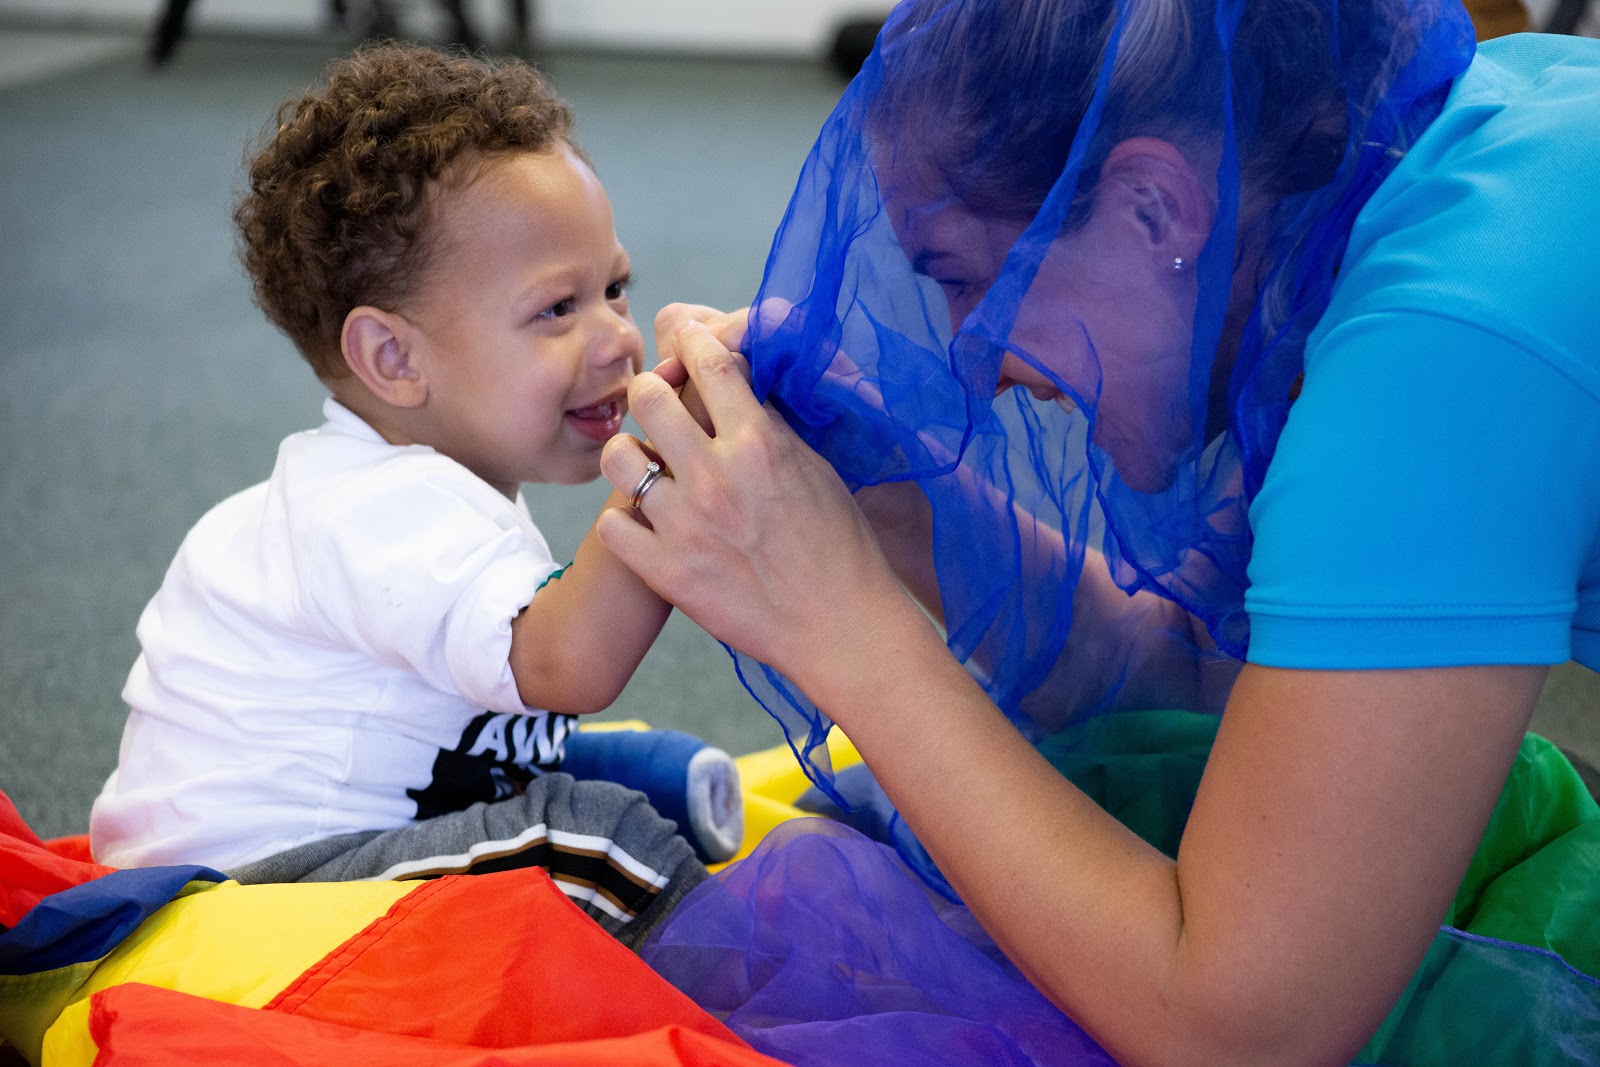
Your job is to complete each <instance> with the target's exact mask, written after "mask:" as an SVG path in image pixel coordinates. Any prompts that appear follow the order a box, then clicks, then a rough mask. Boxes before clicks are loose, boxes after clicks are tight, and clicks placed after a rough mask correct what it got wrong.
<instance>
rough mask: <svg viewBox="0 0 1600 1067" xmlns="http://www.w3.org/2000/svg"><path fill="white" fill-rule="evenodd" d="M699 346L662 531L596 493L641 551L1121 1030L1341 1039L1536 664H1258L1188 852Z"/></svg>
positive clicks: (1479, 802)
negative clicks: (1100, 788)
mask: <svg viewBox="0 0 1600 1067" xmlns="http://www.w3.org/2000/svg"><path fill="white" fill-rule="evenodd" d="M679 343H680V350H681V351H682V352H683V354H684V358H685V362H686V364H687V366H688V368H689V370H690V373H691V374H692V375H693V377H694V380H695V382H696V384H697V386H698V388H699V389H700V391H701V394H702V397H703V399H704V401H705V404H706V407H707V409H708V411H709V412H710V415H711V418H712V420H713V422H714V423H715V426H716V431H717V432H716V436H715V438H711V439H708V438H707V436H706V435H705V434H704V433H703V432H702V431H701V430H700V429H699V427H698V426H697V425H696V424H695V423H694V420H693V419H692V418H691V417H690V416H689V414H688V413H687V412H686V411H685V410H684V409H683V408H682V406H681V405H679V404H678V401H677V398H676V397H675V396H674V395H673V394H672V392H671V390H670V389H669V388H668V387H667V386H666V384H665V383H664V382H661V381H659V380H655V381H651V376H650V375H643V376H641V377H640V379H639V380H638V381H637V382H636V384H635V386H634V389H633V393H632V396H631V399H632V407H633V410H634V413H635V416H636V418H637V419H638V420H639V422H640V424H641V425H642V426H644V427H645V428H646V429H647V430H648V431H649V432H650V433H651V436H652V440H653V441H654V443H655V445H656V447H657V448H658V450H659V451H661V453H662V454H663V455H664V456H665V457H666V458H667V461H668V463H669V464H670V465H671V466H672V469H673V471H674V474H675V476H676V480H675V481H672V482H663V483H661V485H660V488H658V489H657V490H654V491H652V493H651V495H650V497H649V498H648V499H647V501H646V508H645V510H646V513H647V515H648V517H649V519H650V521H651V523H652V524H653V526H654V529H653V530H652V529H647V528H646V527H645V526H643V525H642V524H639V523H638V522H636V521H634V520H633V519H632V518H631V517H630V516H628V515H626V514H624V513H620V512H618V511H610V512H607V513H606V514H604V515H602V516H601V519H600V522H599V524H598V531H599V533H600V536H601V537H602V538H603V539H604V540H605V542H606V543H607V544H608V545H610V546H611V547H612V548H613V549H614V550H615V551H616V552H617V554H618V556H619V558H621V559H622V560H623V561H625V562H626V563H627V564H628V565H629V566H631V567H633V568H635V569H636V570H638V571H639V572H640V573H641V574H642V575H643V576H644V577H645V579H646V580H647V581H648V582H650V584H651V585H652V587H654V588H656V589H657V590H659V591H660V592H661V593H662V594H663V595H665V596H666V597H668V598H669V599H672V600H673V601H675V602H676V603H678V605H679V606H680V607H681V608H682V609H683V610H684V611H685V612H686V613H687V614H689V615H690V616H691V617H692V618H694V619H695V620H696V621H697V622H699V623H700V624H701V625H702V626H704V627H705V628H706V629H708V630H710V631H711V632H712V633H713V634H714V635H715V636H717V637H719V638H721V639H723V640H725V641H728V642H729V643H731V644H733V645H734V646H735V647H738V648H740V649H741V650H743V651H746V652H748V653H749V654H751V655H753V656H756V657H757V658H760V659H762V660H764V661H765V662H768V663H771V664H772V665H773V666H775V667H777V668H778V669H779V670H781V671H783V672H784V673H785V674H786V675H787V676H788V677H790V678H791V679H793V680H794V681H795V682H796V683H797V684H799V685H800V686H801V688H803V689H804V690H805V691H806V693H807V695H808V696H810V697H811V698H812V699H813V700H814V701H815V702H816V703H817V705H818V706H819V707H820V708H821V709H822V710H824V711H825V712H826V713H827V714H828V715H829V716H830V717H832V718H833V719H835V721H837V722H838V723H839V724H840V725H841V726H842V727H843V728H844V730H845V731H846V733H848V734H849V735H850V737H851V739H852V740H853V741H854V742H855V743H856V745H857V746H858V747H859V748H860V750H861V751H862V753H863V755H864V756H865V757H866V759H867V761H868V763H869V764H870V765H871V766H872V767H873V770H874V772H875V773H876V775H877V776H878V780H879V781H880V782H881V783H882V785H883V786H884V788H885V790H886V791H887V792H888V794H889V796H890V798H891V799H892V800H894V801H895V803H896V805H897V806H898V807H899V808H900V810H901V812H902V814H903V815H904V816H905V818H906V819H907V821H908V822H909V823H910V825H911V826H912V828H913V829H914V830H915V831H916V832H917V834H918V836H919V838H920V839H921V840H922V842H923V843H924V844H925V845H926V846H927V848H928V849H929V851H930V852H931V853H932V854H933V856H934V857H935V859H936V860H937V861H938V862H939V863H940V865H941V867H942V869H943V870H944V871H945V873H946V874H947V875H948V876H949V878H950V880H951V882H952V883H953V884H954V885H955V886H956V888H957V889H958V890H959V891H960V892H961V893H962V895H963V897H964V898H965V899H966V900H967V902H968V903H969V904H970V905H971V906H972V908H973V910H974V912H975V913H976V914H977V916H978V917H979V919H980V920H981V921H982V922H983V924H984V926H985V928H986V929H987V930H988V931H989V932H990V933H991V934H992V935H993V936H994V937H995V939H996V941H997V942H998V943H999V944H1000V945H1001V947H1002V948H1003V949H1005V951H1006V952H1007V954H1008V955H1010V956H1011V958H1012V959H1013V960H1014V961H1016V962H1017V964H1018V965H1019V966H1020V967H1021V968H1022V969H1023V970H1024V971H1025V972H1026V973H1027V974H1028V975H1029V977H1030V978H1031V979H1033V981H1034V982H1035V983H1036V984H1037V985H1038V986H1039V987H1040V988H1041V990H1043V991H1044V992H1045V993H1046V994H1047V995H1048V996H1050V997H1051V998H1052V999H1053V1000H1054V1001H1055V1002H1056V1003H1057V1004H1059V1005H1060V1006H1061V1007H1062V1008H1063V1009H1064V1010H1066V1011H1067V1012H1068V1013H1069V1014H1071V1015H1072V1016H1073V1017H1074V1018H1075V1019H1076V1020H1077V1021H1078V1022H1079V1023H1080V1024H1081V1025H1083V1026H1084V1027H1085V1028H1086V1029H1087V1030H1088V1031H1089V1032H1090V1033H1091V1034H1093V1035H1094V1036H1095V1037H1096V1038H1097V1039H1099V1040H1100V1041H1101V1042H1102V1043H1104V1044H1105V1045H1106V1046H1107V1047H1108V1048H1109V1049H1110V1050H1111V1051H1112V1052H1113V1054H1115V1055H1117V1056H1118V1057H1119V1058H1121V1059H1122V1060H1124V1061H1125V1062H1127V1063H1130V1064H1165V1063H1183V1064H1197V1063H1227V1064H1249V1063H1272V1064H1286V1063H1339V1062H1347V1061H1348V1058H1349V1056H1350V1055H1351V1054H1352V1053H1353V1052H1354V1051H1356V1049H1357V1048H1359V1046H1360V1045H1361V1044H1362V1043H1363V1041H1364V1040H1365V1039H1366V1038H1367V1036H1368V1035H1369V1034H1370V1033H1371V1032H1372V1030H1373V1029H1374V1028H1375V1027H1376V1026H1377V1025H1378V1023H1379V1022H1380V1021H1381V1019H1382V1017H1383V1015H1384V1013H1385V1012H1386V1011H1387V1010H1388V1008H1389V1007H1390V1005H1391V1004H1392V1003H1393V1001H1394V999H1395V998H1396V996H1398V994H1399V993H1400V991H1401V990H1402V989H1403V988H1404V985H1405V982H1406V980H1407V978H1408V977H1409V976H1410V974H1411V973H1412V971H1413V970H1414V968H1415V967H1416V965H1417V963H1418V961H1419V960H1420V959H1421V957H1422V955H1423V953H1424V952H1425V950H1426V948H1427V945H1428V943H1429V941H1430V940H1431V938H1432V937H1433V935H1434V933H1435V931H1436V929H1437V926H1438V923H1439V920H1440V918H1441V917H1442V916H1443V914H1444V912H1445V910H1446V908H1447V907H1448V905H1449V902H1450V899H1451V896H1452V894H1453V893H1454V891H1455V888H1456V885H1457V884H1458V882H1459V880H1460V877H1461V875H1462V873H1463V872H1464V870H1465V868H1466V866H1467V863H1468V861H1469V859H1470V857H1471V855H1472V852H1473V849H1474V847H1475V845H1476V843H1477V840H1478V838H1479V836H1480V835H1481V833H1482V830H1483V827H1484V825H1485V824H1486V823H1487V820H1488V818H1489V815H1490V813H1491V811H1492V810H1493V807H1494V803H1495V800H1496V798H1497V796H1498V794H1499V790H1500V787H1501V785H1502V783H1503V781H1504V779H1505V775H1506V773H1507V771H1508V769H1509V767H1510V765H1511V761H1512V759H1513V757H1514V753H1515V751H1516V747H1517V744H1518V742H1519V740H1520V738H1521V735H1522V731H1523V729H1524V728H1525V726H1526V723H1527V719H1528V716H1529V713H1530V711H1531V708H1532V705H1533V702H1534V699H1535V698H1536V696H1537V693H1538V691H1539V686H1540V682H1541V679H1542V675H1543V671H1542V669H1541V668H1519V667H1470V668H1453V669H1447V670H1428V671H1352V672H1320V671H1316V672H1314V671H1286V670H1272V669H1268V668H1261V667H1247V668H1246V669H1245V671H1244V672H1243V674H1242V675H1241V676H1240V678H1239V681H1238V683H1237V685H1236V686H1235V687H1234V690H1233V694H1232V697H1231V699H1230V702H1229V705H1228V710H1227V714H1226V715H1225V717H1224V720H1223V724H1222V728H1221V731H1220V732H1219V735H1218V737H1217V742H1216V746H1215V748H1214V749H1213V752H1212V756H1211V760H1210V763H1209V764H1208V766H1207V770H1206V774H1205V777H1204V780H1203V781H1202V783H1201V787H1200V791H1199V795H1198V797H1197V799H1196V803H1195V807H1194V810H1193V812H1192V814H1191V816H1190V820H1189V824H1188V828H1187V830H1186V832H1185V836H1184V840H1183V845H1182V847H1181V850H1180V852H1179V856H1178V859H1177V860H1176V861H1172V860H1169V859H1167V858H1166V857H1164V856H1162V855H1161V854H1160V853H1159V852H1157V851H1156V850H1154V849H1153V848H1150V847H1149V846H1147V845H1145V844H1144V843H1143V842H1142V841H1140V840H1139V839H1138V838H1137V837H1135V836H1134V835H1133V834H1132V833H1130V832H1129V831H1128V830H1126V829H1125V828H1124V827H1122V826H1121V824H1119V823H1117V822H1116V820H1114V819H1113V818H1112V817H1111V816H1109V815H1107V814H1106V813H1105V812H1103V811H1102V810H1101V809H1100V808H1099V807H1097V806H1096V805H1095V804H1094V803H1093V802H1092V801H1090V800H1089V799H1088V798H1087V797H1086V796H1084V795H1083V794H1082V793H1081V792H1079V791H1078V790H1076V789H1075V788H1074V787H1073V786H1072V785H1071V784H1070V783H1068V782H1067V781H1066V780H1064V779H1063V778H1062V777H1061V776H1060V775H1059V774H1057V773H1056V772H1055V771H1054V770H1053V769H1052V768H1051V767H1050V766H1049V765H1048V764H1046V763H1045V761H1044V760H1043V759H1042V758H1041V757H1040V756H1039V755H1038V754H1037V753H1036V752H1034V750H1033V749H1032V748H1030V747H1029V746H1028V745H1027V744H1026V742H1024V741H1023V740H1022V738H1021V737H1019V736H1018V735H1017V733H1016V731H1015V730H1014V729H1013V728H1012V727H1011V726H1010V725H1009V724H1008V723H1007V722H1006V721H1005V719H1004V717H1003V716H1002V715H1001V714H1000V712H999V711H998V710H997V709H996V708H994V706H993V705H992V704H990V703H989V702H988V701H987V699H985V697H984V696H983V694H982V692H981V691H980V690H979V689H978V687H977V686H976V685H975V683H973V681H972V680H971V678H970V677H969V676H968V675H967V673H966V671H965V670H964V669H962V667H961V666H960V665H959V664H957V663H956V662H955V661H954V660H953V659H952V658H951V657H950V656H949V654H948V653H947V651H946V650H945V648H944V645H943V642H942V640H941V639H940V638H939V636H938V634H937V633H936V632H935V631H934V629H933V627H932V626H931V625H930V624H929V623H928V621H927V619H926V617H925V616H924V615H923V613H922V612H921V610H920V609H919V608H918V607H917V606H916V605H915V604H914V603H913V602H912V601H911V599H910V598H909V597H908V596H906V595H905V593H904V592H903V590H902V588H901V586H900V583H899V582H898V581H897V580H896V579H895V578H894V577H893V575H892V573H891V572H890V569H889V566H888V563H887V561H886V560H885V559H884V556H883V554H882V552H881V551H880V550H879V548H878V545H877V541H876V540H875V538H874V537H873V535H872V532H871V529H870V527H869V526H868V524H867V522H866V520H865V518H863V517H862V515H861V513H860V510H859V509H858V508H856V506H855V504H854V502H853V501H852V500H851V498H850V496H849V494H848V492H847V491H846V490H845V488H844V486H843V485H842V484H841V483H839V481H838V479H837V477H836V476H835V475H834V474H833V472H832V470H831V468H829V467H828V465H827V464H826V463H825V462H824V461H822V460H821V459H820V457H817V456H816V455H815V453H812V452H811V451H810V450H809V449H806V448H805V447H804V445H803V444H802V443H801V442H800V441H799V440H798V439H797V438H795V437H794V435H793V434H792V433H791V432H790V431H789V430H788V428H787V427H786V426H784V425H783V424H782V422H781V420H780V419H779V418H778V417H777V416H776V415H774V414H773V413H771V412H770V411H766V410H763V409H761V408H759V407H757V406H756V404H755V400H754V398H753V397H752V396H751V395H750V393H749V391H748V388H747V387H746V386H745V385H744V382H743V379H742V377H741V376H740V374H739V370H738V367H737V365H736V364H735V362H734V361H733V359H732V357H730V356H729V355H728V354H727V353H726V352H725V351H723V350H722V349H721V347H720V346H718V345H716V344H714V343H712V339H711V338H710V337H709V336H708V335H707V334H706V333H705V332H704V331H703V330H696V329H694V328H693V327H690V328H689V329H688V330H687V331H686V332H685V333H683V334H682V335H681V336H680V338H679ZM604 467H605V470H606V473H607V476H608V477H610V478H611V479H612V481H613V483H614V484H618V485H622V484H624V483H628V482H630V480H631V479H633V478H636V477H637V473H638V467H642V456H641V455H640V454H639V453H638V451H637V448H636V446H634V445H631V444H630V443H629V442H628V441H627V440H624V439H618V440H617V441H614V442H613V443H612V445H610V446H608V448H607V450H606V454H605V457H604ZM818 544H825V545H826V546H827V549H826V551H821V552H819V551H817V549H816V546H817V545H818ZM1442 723H1460V724H1462V726H1461V728H1459V729H1453V730H1452V729H1441V724H1442ZM1419 769H1425V773H1419Z"/></svg>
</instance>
